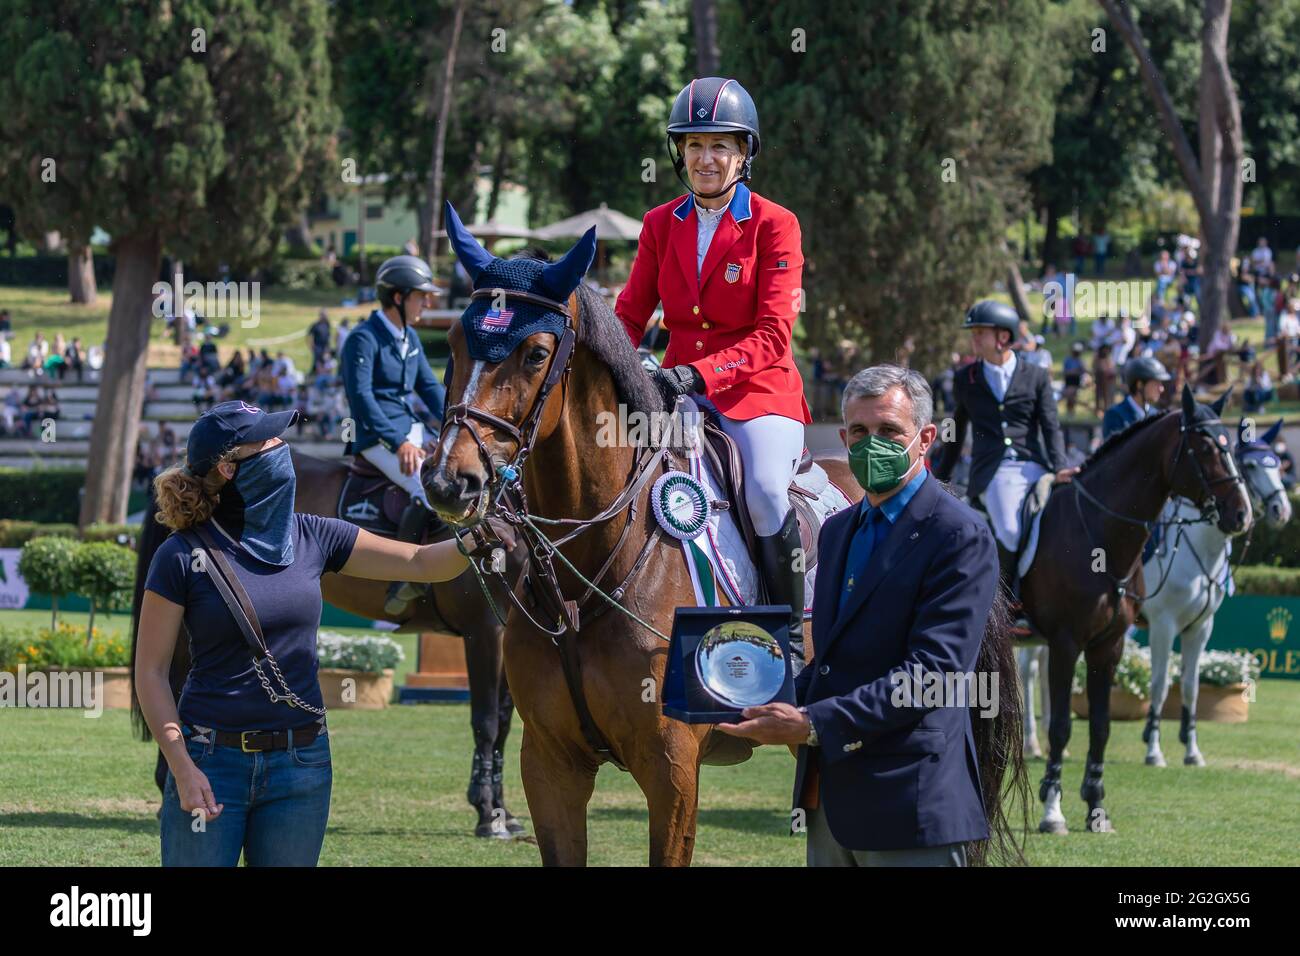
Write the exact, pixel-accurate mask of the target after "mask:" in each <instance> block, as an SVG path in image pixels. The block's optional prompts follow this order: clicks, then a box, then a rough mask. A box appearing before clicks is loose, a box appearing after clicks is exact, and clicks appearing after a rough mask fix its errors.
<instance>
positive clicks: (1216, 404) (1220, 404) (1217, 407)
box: [1210, 385, 1232, 418]
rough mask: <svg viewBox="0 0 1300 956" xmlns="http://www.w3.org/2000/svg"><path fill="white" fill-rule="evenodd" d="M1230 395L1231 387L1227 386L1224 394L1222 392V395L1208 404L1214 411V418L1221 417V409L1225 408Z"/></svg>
mask: <svg viewBox="0 0 1300 956" xmlns="http://www.w3.org/2000/svg"><path fill="white" fill-rule="evenodd" d="M1231 395H1232V386H1231V385H1229V386H1228V390H1227V391H1226V392H1224V393H1223V394H1222V395H1220V396H1219V397H1218V398H1216V399H1215V400H1214V401H1213V402H1211V403H1210V408H1212V409H1214V417H1215V418H1222V417H1223V409H1224V408H1225V407H1226V406H1227V404H1228V399H1229V397H1230V396H1231Z"/></svg>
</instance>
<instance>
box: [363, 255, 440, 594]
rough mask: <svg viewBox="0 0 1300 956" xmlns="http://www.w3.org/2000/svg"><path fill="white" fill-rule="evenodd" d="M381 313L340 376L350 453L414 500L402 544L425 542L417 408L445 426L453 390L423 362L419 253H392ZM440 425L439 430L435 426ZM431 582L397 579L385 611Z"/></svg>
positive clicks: (423, 277) (423, 266)
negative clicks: (417, 403)
mask: <svg viewBox="0 0 1300 956" xmlns="http://www.w3.org/2000/svg"><path fill="white" fill-rule="evenodd" d="M375 290H376V292H377V293H378V295H379V304H380V308H378V309H376V310H375V311H374V312H372V313H370V318H368V319H366V321H364V322H362V323H361V324H360V325H358V326H357V327H356V328H355V329H353V330H352V331H351V332H350V333H349V334H348V337H347V342H346V343H345V344H344V346H343V354H342V355H341V356H340V359H339V371H340V373H341V374H342V376H343V389H344V391H345V392H346V393H347V396H348V408H349V410H350V412H351V416H352V419H353V422H354V424H355V427H356V435H355V437H354V438H353V439H352V441H351V442H350V443H349V446H348V450H349V451H353V452H355V453H356V454H358V455H360V456H361V457H362V458H365V459H366V460H367V461H368V462H370V463H371V464H372V465H374V466H375V467H376V468H378V469H379V470H380V471H382V472H383V473H384V474H385V475H387V476H388V479H389V480H390V481H392V482H393V483H394V484H396V485H399V486H401V487H402V488H404V489H406V493H407V494H408V495H410V496H411V501H410V503H409V504H408V505H407V506H406V508H405V510H404V511H403V512H402V516H401V518H400V519H398V524H397V540H399V541H407V542H411V543H417V542H419V541H420V540H421V539H422V538H423V535H424V530H425V526H426V525H427V524H428V521H429V516H430V515H431V514H432V511H431V510H430V509H429V503H428V501H427V500H426V498H425V493H424V485H423V484H422V483H421V481H420V464H421V462H422V461H423V460H424V443H425V439H426V438H427V437H436V433H435V435H433V436H426V435H425V432H424V422H423V421H421V419H420V417H419V416H418V415H416V413H415V408H414V407H413V406H412V405H411V394H412V392H414V393H415V394H416V395H419V396H420V400H421V401H422V402H424V404H425V406H426V407H427V408H428V409H429V414H430V416H431V417H432V419H433V421H434V423H437V424H441V422H442V416H443V403H444V401H445V399H446V395H447V390H446V389H445V388H444V387H443V386H442V384H441V383H440V382H439V381H438V380H437V378H435V377H434V374H433V370H432V369H430V368H429V360H428V359H427V358H425V357H424V348H423V346H422V345H421V344H420V336H419V335H418V334H417V333H416V331H415V329H414V328H412V327H411V324H412V323H413V322H415V321H416V320H417V319H419V317H420V314H421V312H422V311H423V310H424V309H426V308H429V307H430V306H432V304H433V293H434V291H435V290H436V286H435V285H434V284H433V272H432V271H431V270H430V269H429V264H428V263H427V262H425V261H424V260H423V259H420V258H419V257H417V256H394V257H393V258H392V259H387V260H385V261H384V263H383V264H382V265H381V266H380V267H379V271H378V272H376V273H375ZM435 427H436V425H435ZM425 590H427V585H423V584H418V583H413V582H409V581H394V582H393V584H392V585H390V586H389V589H388V595H387V598H386V599H385V601H384V610H385V612H387V613H388V614H392V615H400V614H402V613H404V612H405V610H406V608H407V606H408V605H409V604H410V602H411V601H412V600H414V599H415V598H417V597H419V596H420V595H421V594H422V593H423V592H424V591H425Z"/></svg>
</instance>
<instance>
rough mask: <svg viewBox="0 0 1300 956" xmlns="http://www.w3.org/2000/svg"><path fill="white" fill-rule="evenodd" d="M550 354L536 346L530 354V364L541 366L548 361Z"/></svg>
mask: <svg viewBox="0 0 1300 956" xmlns="http://www.w3.org/2000/svg"><path fill="white" fill-rule="evenodd" d="M550 354H551V353H550V352H549V351H547V350H546V349H544V348H542V346H540V345H538V346H535V347H533V348H532V349H531V350H530V351H529V352H528V364H529V365H541V364H542V363H543V362H545V361H546V357H547V356H548V355H550Z"/></svg>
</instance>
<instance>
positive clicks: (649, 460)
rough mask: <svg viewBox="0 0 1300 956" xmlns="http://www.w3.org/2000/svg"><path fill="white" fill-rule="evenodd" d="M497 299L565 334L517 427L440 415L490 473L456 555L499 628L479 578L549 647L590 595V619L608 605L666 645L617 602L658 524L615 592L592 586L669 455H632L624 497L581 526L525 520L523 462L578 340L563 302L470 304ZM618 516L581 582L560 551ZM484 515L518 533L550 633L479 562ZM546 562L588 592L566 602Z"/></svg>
mask: <svg viewBox="0 0 1300 956" xmlns="http://www.w3.org/2000/svg"><path fill="white" fill-rule="evenodd" d="M502 295H504V296H505V297H506V298H507V299H517V300H519V301H522V302H530V303H532V304H534V305H540V306H542V307H544V308H547V309H550V310H553V311H555V312H558V313H560V314H561V315H563V316H564V326H565V327H564V333H563V334H562V335H561V336H560V338H559V343H558V345H557V347H556V350H555V353H554V354H553V355H552V357H551V364H550V367H549V369H548V370H547V374H546V378H545V379H544V380H543V382H542V385H541V387H540V388H539V389H538V391H537V395H536V397H535V398H534V399H533V404H532V407H531V408H530V409H529V411H528V414H527V415H526V416H525V417H524V420H523V422H522V423H521V424H520V425H519V426H515V425H514V424H512V423H511V422H508V421H506V420H505V419H503V418H500V417H498V416H496V415H493V414H492V413H490V412H487V411H484V410H483V409H481V408H479V407H477V406H475V405H471V404H469V402H467V401H462V402H459V403H457V404H455V405H452V406H450V407H448V409H447V412H446V417H445V420H444V429H445V427H446V425H448V424H452V425H459V426H461V427H463V428H464V429H465V430H466V431H468V432H469V434H470V436H471V437H472V438H473V439H474V443H475V444H476V445H477V446H478V450H479V456H480V459H481V460H482V462H483V464H484V465H485V466H486V467H487V471H488V474H489V480H488V483H487V485H486V486H485V487H484V489H483V492H482V494H481V495H480V498H479V502H478V504H477V505H476V506H475V511H477V512H478V514H479V518H478V520H477V521H476V522H475V523H474V524H473V525H472V526H470V527H469V528H463V529H460V530H458V531H457V533H456V538H457V544H458V546H459V548H460V550H461V553H462V554H464V555H465V556H466V557H467V558H468V559H469V564H470V567H471V568H473V569H474V574H475V577H476V578H477V579H478V583H479V587H480V588H482V590H483V594H484V596H485V597H486V598H487V600H488V604H489V606H490V607H491V608H492V612H493V614H495V615H496V618H497V620H498V621H499V622H500V623H501V624H502V625H504V624H505V617H504V616H503V615H502V614H501V611H500V610H499V609H498V607H497V605H496V602H495V601H494V600H493V599H492V596H491V594H490V593H489V591H488V587H487V583H486V581H485V580H484V577H485V575H494V576H496V577H497V578H498V579H499V580H500V581H501V582H502V583H503V584H504V585H505V591H506V594H507V596H508V597H509V598H510V601H511V603H512V604H513V605H514V606H515V608H516V609H517V610H518V611H519V612H520V613H521V614H523V615H524V617H525V618H527V619H528V621H529V622H530V623H531V624H532V625H533V626H534V627H536V628H537V629H538V630H540V631H542V632H543V633H545V634H547V635H549V636H550V638H551V640H552V642H553V643H558V642H557V640H556V639H557V638H559V637H560V636H561V635H563V634H565V633H566V632H568V631H573V632H577V631H578V630H579V623H580V617H581V612H582V609H583V608H584V607H585V606H586V605H587V604H588V602H589V601H590V599H591V598H592V596H593V595H599V596H600V597H601V598H603V599H604V601H605V602H606V603H605V604H602V605H601V606H599V607H597V608H596V609H595V611H594V612H593V613H592V615H591V616H592V617H595V616H598V615H599V614H600V613H601V612H602V611H604V610H605V609H606V608H607V607H611V606H612V607H615V608H617V609H618V610H619V611H621V612H622V613H623V614H625V615H627V616H628V617H629V618H631V619H632V620H634V621H636V622H637V623H638V624H640V625H641V626H643V627H645V628H647V629H649V630H650V631H652V632H654V633H655V634H656V635H658V636H659V637H660V638H662V639H663V640H665V641H666V640H668V637H667V635H665V634H664V633H662V632H661V631H659V630H658V629H657V628H655V627H654V626H653V625H651V624H649V623H648V622H646V621H644V620H642V619H641V618H640V617H639V616H637V615H636V614H635V613H633V612H632V611H630V610H629V609H628V608H626V607H624V606H623V605H622V604H621V603H619V599H621V598H622V596H623V594H624V593H625V592H626V589H627V585H628V582H629V581H630V580H631V579H632V578H633V576H635V575H636V574H637V572H639V571H640V570H641V568H642V567H643V566H644V565H645V563H646V561H647V560H648V559H649V557H650V554H651V552H652V550H653V548H654V545H655V543H656V542H657V541H658V540H659V538H660V536H661V535H662V533H663V532H662V530H661V529H660V528H659V527H658V526H657V525H656V526H655V528H654V530H653V532H652V533H651V534H650V536H649V537H648V539H647V541H646V543H645V545H644V547H643V548H642V549H641V552H640V554H639V555H638V556H637V559H636V561H635V563H634V564H633V566H632V568H631V570H630V571H629V572H628V574H627V575H626V576H625V577H624V578H623V580H622V581H621V582H620V583H619V585H618V586H617V587H616V588H614V590H613V592H612V593H609V594H607V593H606V592H605V591H603V590H602V589H601V588H600V587H599V585H598V582H599V581H600V580H601V578H603V577H604V576H605V574H606V572H607V571H608V570H609V569H610V567H611V566H612V565H613V563H614V559H615V558H616V557H617V556H618V554H619V552H620V551H621V550H622V548H623V544H624V542H625V541H626V539H627V536H628V534H629V533H630V532H631V530H632V525H633V523H634V522H635V519H636V513H637V501H638V499H639V497H640V493H641V491H642V489H644V488H645V486H646V485H647V484H648V483H649V482H650V479H651V478H653V477H654V474H655V466H656V465H658V464H660V463H661V462H663V461H664V460H665V459H666V457H667V455H668V453H669V452H668V449H667V448H655V447H653V446H651V447H648V448H647V449H646V450H645V451H644V452H642V453H641V454H640V455H639V456H637V458H636V459H635V460H634V462H633V467H632V472H631V474H630V475H629V477H628V480H627V482H626V483H625V484H624V486H623V490H622V491H621V492H620V493H619V494H618V495H617V496H616V497H615V498H614V500H613V501H612V502H610V504H609V505H608V506H606V507H605V508H604V509H603V510H601V511H600V513H598V514H597V515H595V516H594V517H591V518H585V519H584V518H544V517H541V516H540V515H533V514H530V513H529V511H528V498H527V495H526V494H525V492H524V487H523V471H524V463H525V462H526V461H527V460H528V456H529V454H530V453H531V451H532V446H533V443H534V441H535V440H536V438H537V432H538V429H539V428H540V427H541V418H542V411H543V409H544V407H545V405H546V401H547V398H548V397H549V396H550V394H551V392H552V391H553V390H554V388H555V386H556V385H559V386H560V388H561V394H562V398H561V414H563V409H564V407H566V406H567V403H568V378H569V371H570V368H571V366H572V361H573V350H574V345H575V343H576V341H577V333H576V331H575V330H574V327H573V317H572V312H571V309H570V304H569V303H566V302H559V301H557V300H554V299H548V298H545V297H544V296H540V295H535V294H533V293H531V292H517V291H513V290H510V289H477V290H475V291H474V293H473V294H472V295H471V298H472V299H481V298H493V299H496V298H498V297H500V296H502ZM570 301H571V302H573V301H575V299H573V298H571V300H570ZM476 420H477V421H478V422H481V423H483V424H484V425H487V426H489V427H490V428H492V429H493V430H494V431H499V432H504V433H505V434H506V435H508V436H509V437H510V438H511V439H512V440H513V441H514V442H515V443H516V445H517V448H516V450H515V453H514V455H513V456H512V457H511V458H510V460H509V461H507V462H498V461H497V459H496V458H494V456H493V455H492V453H491V451H489V449H488V447H487V444H486V443H485V442H484V441H483V437H482V436H481V435H480V434H479V431H478V429H477V428H476V427H475V421H476ZM624 511H627V512H628V515H627V519H626V521H625V522H624V524H623V529H622V531H621V532H620V534H619V538H618V541H617V543H616V544H615V545H614V547H613V548H612V549H611V550H610V553H609V557H608V558H607V559H606V560H605V562H604V564H602V565H601V567H600V569H599V570H598V571H597V572H596V574H595V575H594V577H593V578H591V579H588V578H587V577H586V576H584V575H583V574H582V572H581V571H579V570H578V569H577V568H576V567H574V565H573V563H572V562H570V561H569V559H568V558H567V557H565V555H564V554H563V553H561V552H560V550H559V549H560V547H561V546H562V545H565V544H567V543H569V542H570V541H572V540H573V539H575V538H576V537H578V535H580V534H581V533H582V532H583V531H586V530H587V529H588V528H590V527H592V526H594V525H597V524H602V523H604V522H606V521H609V520H610V519H612V518H614V517H616V516H617V515H619V514H621V513H623V512H624ZM489 516H491V517H495V518H498V519H500V520H502V521H504V522H505V523H506V524H509V525H511V526H513V527H514V528H515V530H516V531H518V532H519V533H520V534H521V536H522V537H523V538H524V540H525V542H527V544H528V550H529V555H530V561H531V565H532V568H531V572H532V576H531V577H529V574H528V572H525V576H526V577H527V578H528V581H527V584H528V586H529V587H530V589H532V588H533V580H532V579H533V578H536V579H537V580H538V581H540V583H541V584H542V585H543V588H542V592H541V593H542V596H543V597H544V598H545V603H547V604H550V605H551V606H550V608H548V610H550V611H551V612H553V613H554V616H555V620H556V621H557V624H558V627H557V628H554V629H553V628H550V627H547V626H546V625H545V624H543V623H541V622H540V621H538V620H537V618H536V617H535V616H534V615H533V614H532V612H530V611H529V609H528V608H527V607H525V606H524V604H523V603H522V602H521V601H520V599H519V598H518V597H516V595H515V593H514V589H513V588H512V587H511V586H510V582H509V581H507V580H506V578H505V572H504V571H503V570H501V569H499V567H498V564H499V562H491V563H489V562H488V561H487V560H485V559H481V558H479V555H480V554H481V553H482V552H483V551H484V550H486V549H489V548H493V547H494V546H495V545H496V543H497V542H496V541H495V540H494V539H493V536H492V535H490V534H489V533H488V532H485V531H484V530H483V526H484V525H485V524H486V520H485V519H486V518H488V517H489ZM539 523H540V524H548V525H558V526H573V530H571V531H570V532H569V533H568V534H566V535H564V536H563V537H561V538H557V539H555V540H552V539H550V538H549V537H547V536H546V534H545V533H544V532H543V531H542V530H541V528H539V527H538V526H537V525H538V524H539ZM466 537H468V538H470V539H472V541H473V546H472V547H469V548H467V547H466V545H465V541H464V538H466ZM553 558H558V559H559V560H560V562H561V563H562V564H563V565H564V566H565V567H566V568H568V570H569V571H570V572H572V573H573V575H574V576H575V577H577V578H578V579H579V580H580V581H581V582H582V583H583V584H585V585H586V586H587V590H586V591H585V592H584V593H583V595H582V597H580V598H579V599H578V600H577V601H570V600H566V599H565V597H564V593H563V590H562V588H561V587H560V582H559V578H558V576H557V574H556V571H555V565H554V562H553ZM532 593H533V595H534V598H535V599H537V591H536V590H535V589H534V590H533V592H532ZM536 603H538V604H539V605H540V604H542V603H543V602H542V601H541V600H536Z"/></svg>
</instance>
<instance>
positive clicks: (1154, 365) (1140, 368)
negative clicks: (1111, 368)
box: [1124, 355, 1170, 392]
mask: <svg viewBox="0 0 1300 956" xmlns="http://www.w3.org/2000/svg"><path fill="white" fill-rule="evenodd" d="M1169 380H1170V375H1169V372H1168V370H1166V369H1165V367H1164V366H1163V365H1161V364H1160V362H1159V361H1157V360H1156V359H1154V358H1152V357H1151V356H1150V355H1142V356H1139V357H1138V358H1131V359H1129V360H1128V361H1127V362H1125V363H1124V387H1125V388H1127V389H1128V390H1129V391H1130V392H1131V391H1133V389H1134V388H1135V387H1136V386H1137V384H1138V383H1139V382H1168V381H1169Z"/></svg>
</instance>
